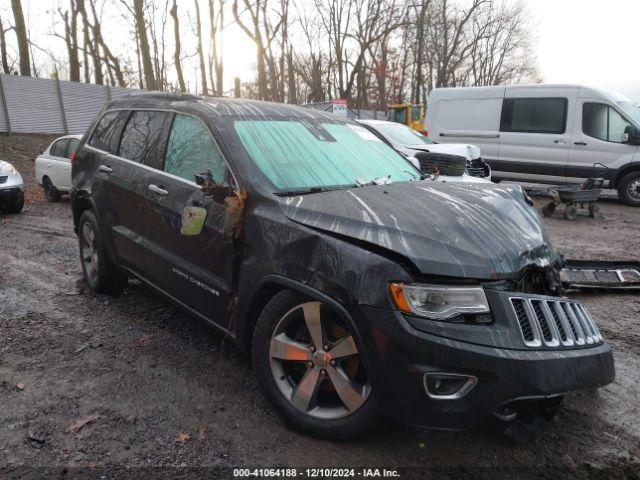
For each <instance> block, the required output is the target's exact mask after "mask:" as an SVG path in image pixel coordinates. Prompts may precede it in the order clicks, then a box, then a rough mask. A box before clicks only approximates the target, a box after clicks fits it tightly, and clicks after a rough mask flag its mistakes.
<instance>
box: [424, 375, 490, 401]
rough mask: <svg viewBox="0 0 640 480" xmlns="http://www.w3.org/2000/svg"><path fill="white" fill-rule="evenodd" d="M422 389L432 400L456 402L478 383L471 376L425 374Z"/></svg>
mask: <svg viewBox="0 0 640 480" xmlns="http://www.w3.org/2000/svg"><path fill="white" fill-rule="evenodd" d="M423 382H424V389H425V391H426V392H427V395H428V396H429V398H432V399H434V400H457V399H458V398H462V397H464V396H465V395H466V394H467V393H469V392H470V391H471V390H472V389H473V387H475V386H476V384H477V383H478V379H477V378H476V377H474V376H473V375H460V374H457V373H425V374H424V379H423Z"/></svg>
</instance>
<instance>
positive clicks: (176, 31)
mask: <svg viewBox="0 0 640 480" xmlns="http://www.w3.org/2000/svg"><path fill="white" fill-rule="evenodd" d="M169 15H171V17H172V18H173V38H174V40H175V44H176V45H175V49H174V51H173V63H174V64H175V66H176V73H177V74H178V85H179V86H180V91H181V92H186V91H187V87H186V86H185V84H184V76H183V75H182V65H181V64H180V24H179V23H178V4H177V3H176V0H173V6H172V7H171V10H170V11H169Z"/></svg>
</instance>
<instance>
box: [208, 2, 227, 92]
mask: <svg viewBox="0 0 640 480" xmlns="http://www.w3.org/2000/svg"><path fill="white" fill-rule="evenodd" d="M224 5H225V0H218V8H217V12H216V11H215V6H214V0H209V27H210V38H209V41H210V46H211V54H210V56H209V76H210V78H211V89H212V90H214V88H213V85H215V86H216V88H215V93H216V94H217V95H219V96H221V95H223V94H224V85H223V82H224V80H223V75H224V59H223V56H222V50H223V45H224V43H223V41H224V36H223V35H224V32H223V31H222V29H223V27H224ZM214 72H215V80H214Z"/></svg>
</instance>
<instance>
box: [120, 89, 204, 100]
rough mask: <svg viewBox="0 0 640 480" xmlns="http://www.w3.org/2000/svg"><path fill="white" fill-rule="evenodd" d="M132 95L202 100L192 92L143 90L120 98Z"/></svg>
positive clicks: (165, 98) (159, 98) (160, 98)
mask: <svg viewBox="0 0 640 480" xmlns="http://www.w3.org/2000/svg"><path fill="white" fill-rule="evenodd" d="M130 97H144V98H157V99H158V100H202V97H201V96H198V95H193V94H191V93H182V92H143V91H141V92H135V93H127V94H126V95H123V96H122V97H120V98H130ZM120 98H119V99H120ZM119 99H118V100H119Z"/></svg>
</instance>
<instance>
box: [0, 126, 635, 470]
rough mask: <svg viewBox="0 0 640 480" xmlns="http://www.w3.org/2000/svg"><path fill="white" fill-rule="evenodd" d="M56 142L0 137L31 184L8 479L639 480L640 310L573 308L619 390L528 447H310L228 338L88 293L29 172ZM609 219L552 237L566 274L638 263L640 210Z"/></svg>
mask: <svg viewBox="0 0 640 480" xmlns="http://www.w3.org/2000/svg"><path fill="white" fill-rule="evenodd" d="M50 140H51V138H50V137H45V136H33V135H30V136H27V135H13V136H6V135H5V136H0V158H3V159H6V160H8V161H10V162H13V163H14V164H15V166H16V167H17V168H18V169H19V170H20V171H21V173H22V175H23V177H24V179H25V182H26V183H27V195H26V199H27V200H26V201H27V204H26V207H25V209H24V211H23V213H22V214H20V215H13V216H8V215H4V216H0V479H2V478H5V477H4V476H3V472H4V475H10V476H15V477H20V476H21V475H24V474H25V472H26V471H27V470H28V471H29V472H31V474H32V475H35V473H37V472H40V473H42V472H45V476H53V475H54V473H56V472H57V473H56V474H60V473H59V472H61V471H62V472H69V471H76V472H78V471H79V470H74V467H75V468H98V469H103V470H104V471H112V472H123V471H124V472H126V473H127V474H128V475H130V474H132V472H139V473H140V472H143V473H144V475H147V474H148V472H149V471H147V470H142V469H141V468H140V467H164V468H161V469H159V470H155V471H154V472H155V474H154V475H156V476H158V475H160V474H161V473H163V472H164V473H166V472H170V474H171V475H174V474H177V473H178V472H184V471H188V472H190V473H191V474H192V476H199V475H197V474H198V473H200V474H201V475H202V476H209V478H212V475H213V473H214V472H218V473H219V474H220V475H221V476H231V473H230V471H229V470H224V469H223V470H217V468H218V467H221V468H227V467H270V466H278V465H280V466H298V467H304V466H309V467H331V466H334V467H335V466H345V467H346V466H350V467H413V469H411V468H409V469H405V470H402V473H403V477H404V478H408V477H411V476H412V475H414V474H415V475H418V473H419V472H421V470H420V469H421V468H429V469H435V470H431V471H436V472H438V474H439V476H440V477H443V476H449V475H450V476H451V478H453V477H455V478H472V477H476V476H485V477H486V478H491V477H494V476H495V474H496V470H495V469H496V468H503V469H506V470H502V471H501V472H502V473H507V474H510V475H511V476H514V477H518V478H523V477H534V476H538V475H540V476H544V477H549V478H557V477H558V476H562V477H572V478H593V477H602V478H612V477H621V476H623V474H624V475H625V476H626V478H639V476H638V475H639V474H638V472H639V471H640V463H639V462H640V388H639V386H638V378H639V377H640V334H639V333H638V331H639V329H638V321H639V319H640V297H638V296H634V295H626V294H589V295H587V294H579V295H575V297H576V298H579V299H580V300H582V301H584V302H585V303H586V304H587V305H588V307H589V308H590V309H591V311H592V313H593V315H594V317H595V318H596V319H597V320H598V321H599V326H600V329H601V331H602V333H603V335H604V336H605V338H606V339H608V341H609V342H610V343H611V345H612V347H613V349H614V354H615V359H616V368H617V379H616V381H615V382H614V383H613V384H611V385H609V386H607V387H605V388H603V389H600V390H598V391H587V392H581V393H576V394H572V395H569V396H568V397H567V398H566V400H565V403H564V406H563V407H562V409H561V410H560V412H559V413H558V415H557V416H556V418H555V419H554V420H553V421H552V422H551V424H550V425H549V426H548V428H547V430H546V431H545V433H544V434H543V435H542V436H541V437H540V438H539V439H537V440H536V441H535V442H534V443H533V444H530V445H525V446H519V445H512V444H507V443H505V442H504V441H502V440H500V439H499V438H496V437H495V436H493V435H491V434H490V433H488V432H486V431H484V430H480V429H479V430H473V431H469V432H456V433H454V432H441V431H423V432H416V431H414V430H413V429H406V428H402V427H398V426H393V425H388V426H386V427H384V428H383V429H381V430H380V431H379V432H377V433H375V434H372V435H370V436H368V437H367V438H364V439H361V440H358V441H355V442H350V443H348V444H345V443H333V442H326V441H318V440H314V439H311V438H308V437H305V436H302V435H298V434H296V433H294V432H291V431H289V430H287V429H286V428H285V427H284V426H283V425H282V424H281V423H280V421H279V420H278V418H277V417H276V416H275V413H274V412H273V411H272V410H271V409H270V407H269V406H268V405H267V403H266V402H265V400H264V399H263V398H262V396H261V394H260V392H259V391H258V387H257V384H256V382H255V380H254V377H253V374H252V371H251V369H250V365H249V363H248V361H247V360H246V359H245V358H243V357H242V356H241V355H240V354H239V353H238V351H237V350H236V349H235V348H234V347H233V346H232V344H231V342H229V341H225V339H224V338H223V337H222V336H219V335H217V334H216V333H213V332H211V331H209V330H207V329H206V328H205V327H203V326H201V325H199V324H198V323H197V322H194V321H192V320H191V319H190V318H188V317H187V316H185V315H184V314H183V313H181V312H180V311H178V310H176V309H175V308H174V307H173V306H171V305H170V304H169V303H168V302H167V301H165V300H164V299H162V298H161V297H159V296H157V295H156V294H154V293H152V292H151V291H150V290H148V289H147V288H145V287H144V286H143V285H141V284H139V283H133V282H131V283H130V285H129V287H128V288H127V289H126V291H125V292H124V294H123V295H121V296H119V297H109V296H100V295H94V294H92V293H91V292H89V291H88V290H87V288H86V287H85V285H84V283H83V281H82V279H81V270H80V264H79V261H78V253H77V240H76V237H75V235H74V233H73V230H72V219H71V211H70V208H69V203H68V200H66V199H64V200H63V201H62V202H61V203H58V204H50V203H47V202H46V200H45V199H44V196H43V195H42V192H41V189H40V187H39V186H38V185H36V184H35V183H34V163H33V159H34V158H35V156H36V155H37V153H39V152H40V151H42V150H43V149H44V148H45V146H46V145H47V143H48V142H49V141H50ZM539 202H541V201H539ZM601 211H602V218H597V219H590V218H588V217H587V216H579V217H578V218H577V219H576V220H575V221H572V222H568V221H566V220H564V219H563V218H562V217H561V216H560V215H557V217H556V218H551V219H545V223H546V224H547V226H548V228H549V231H550V232H551V235H552V237H553V240H554V242H555V244H556V246H557V247H559V249H560V250H561V251H563V252H564V253H565V255H566V256H567V257H568V258H585V259H588V258H608V259H632V260H640V253H639V250H638V246H639V242H638V239H639V238H640V209H635V210H634V209H633V208H629V207H624V206H621V205H620V204H618V203H617V202H615V201H609V200H607V201H604V202H602V206H601ZM35 467H48V468H49V469H48V470H47V469H44V470H37V469H36V470H33V468H35ZM125 467H135V468H132V469H131V470H119V469H123V468H125ZM191 467H197V468H201V467H208V468H209V470H188V469H189V468H191ZM418 467H419V468H418ZM220 472H222V473H220ZM61 475H62V474H61ZM30 478H32V477H30ZM108 478H111V477H108Z"/></svg>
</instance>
